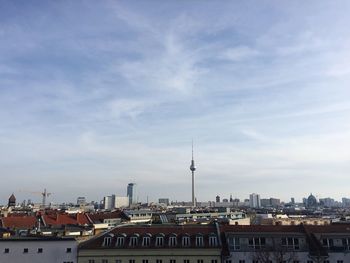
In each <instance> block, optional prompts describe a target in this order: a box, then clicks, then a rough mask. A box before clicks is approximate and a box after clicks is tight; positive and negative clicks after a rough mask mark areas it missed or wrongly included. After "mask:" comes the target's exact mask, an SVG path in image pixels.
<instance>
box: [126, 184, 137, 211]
mask: <svg viewBox="0 0 350 263" xmlns="http://www.w3.org/2000/svg"><path fill="white" fill-rule="evenodd" d="M135 186H136V184H134V183H130V184H128V188H127V190H126V196H127V197H128V198H129V206H131V205H132V204H135V203H136V201H135Z"/></svg>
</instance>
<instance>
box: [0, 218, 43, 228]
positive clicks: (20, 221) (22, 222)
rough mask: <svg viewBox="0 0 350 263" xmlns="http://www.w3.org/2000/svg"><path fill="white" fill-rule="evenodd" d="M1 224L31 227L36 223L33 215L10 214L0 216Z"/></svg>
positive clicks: (7, 226)
mask: <svg viewBox="0 0 350 263" xmlns="http://www.w3.org/2000/svg"><path fill="white" fill-rule="evenodd" d="M1 225H2V227H5V228H12V229H32V228H34V227H35V226H36V225H37V219H36V217H35V216H10V217H4V218H1Z"/></svg>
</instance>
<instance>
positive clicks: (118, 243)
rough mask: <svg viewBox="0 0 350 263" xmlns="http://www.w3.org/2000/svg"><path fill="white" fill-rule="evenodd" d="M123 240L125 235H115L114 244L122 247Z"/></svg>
mask: <svg viewBox="0 0 350 263" xmlns="http://www.w3.org/2000/svg"><path fill="white" fill-rule="evenodd" d="M124 240H125V237H117V242H116V243H115V245H116V246H117V247H122V246H124Z"/></svg>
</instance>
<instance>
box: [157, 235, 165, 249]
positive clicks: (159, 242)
mask: <svg viewBox="0 0 350 263" xmlns="http://www.w3.org/2000/svg"><path fill="white" fill-rule="evenodd" d="M156 246H157V247H162V246H164V236H157V237H156Z"/></svg>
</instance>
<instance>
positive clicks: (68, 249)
mask: <svg viewBox="0 0 350 263" xmlns="http://www.w3.org/2000/svg"><path fill="white" fill-rule="evenodd" d="M36 252H37V253H43V252H44V249H43V248H41V247H39V248H38V249H37V250H36ZM4 253H5V254H8V253H10V249H9V248H5V249H4ZM23 253H25V254H26V253H29V249H28V248H23ZM66 253H72V248H70V247H67V248H66Z"/></svg>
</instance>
